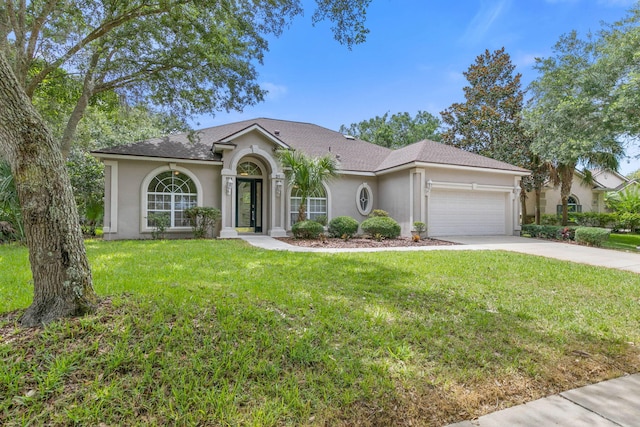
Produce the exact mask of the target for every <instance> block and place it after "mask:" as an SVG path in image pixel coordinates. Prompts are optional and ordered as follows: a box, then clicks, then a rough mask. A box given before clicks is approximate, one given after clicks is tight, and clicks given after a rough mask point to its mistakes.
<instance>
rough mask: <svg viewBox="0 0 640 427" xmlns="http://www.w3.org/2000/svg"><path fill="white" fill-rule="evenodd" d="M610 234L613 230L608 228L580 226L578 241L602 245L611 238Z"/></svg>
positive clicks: (577, 234)
mask: <svg viewBox="0 0 640 427" xmlns="http://www.w3.org/2000/svg"><path fill="white" fill-rule="evenodd" d="M610 234H611V231H609V230H608V229H606V228H598V227H579V228H578V229H577V230H576V242H578V243H584V244H587V245H590V246H602V244H603V243H604V242H606V241H607V240H609V235H610Z"/></svg>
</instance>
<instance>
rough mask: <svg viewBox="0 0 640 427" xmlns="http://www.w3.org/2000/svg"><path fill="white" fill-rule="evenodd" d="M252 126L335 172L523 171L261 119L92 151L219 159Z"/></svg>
mask: <svg viewBox="0 0 640 427" xmlns="http://www.w3.org/2000/svg"><path fill="white" fill-rule="evenodd" d="M255 125H258V126H260V128H262V129H263V130H264V131H266V132H268V133H269V134H270V135H271V136H272V137H273V138H275V139H277V140H279V141H281V142H282V143H283V144H285V145H287V146H289V147H291V148H293V149H296V150H300V151H303V152H305V153H306V154H308V155H310V156H314V157H315V156H324V155H326V154H329V153H331V154H333V155H335V156H336V157H337V159H338V161H339V163H340V169H342V170H346V171H357V172H378V171H383V170H387V169H390V168H394V167H397V166H402V165H406V164H411V163H415V162H422V163H436V164H451V165H458V166H469V167H479V168H490V169H498V170H506V171H514V172H527V170H525V169H522V168H518V167H516V166H513V165H509V164H507V163H503V162H499V161H497V160H493V159H490V158H487V157H483V156H479V155H477V154H473V153H469V152H467V151H463V150H460V149H458V148H455V147H451V146H448V145H444V144H440V143H438V142H433V141H427V140H425V141H420V142H417V143H415V144H411V145H409V146H406V147H403V148H400V149H398V150H391V149H388V148H385V147H381V146H379V145H375V144H372V143H369V142H366V141H362V140H359V139H355V138H352V137H345V135H342V134H341V133H339V132H335V131H332V130H330V129H327V128H323V127H321V126H318V125H314V124H311V123H302V122H291V121H286V120H275V119H266V118H259V119H252V120H244V121H240V122H235V123H229V124H225V125H221V126H215V127H210V128H206V129H202V130H200V131H197V132H196V135H197V140H198V141H197V142H191V141H190V140H189V138H188V136H187V134H179V135H171V136H167V137H163V138H155V139H150V140H148V141H142V142H138V143H134V144H128V145H123V146H119V147H113V148H105V149H102V150H96V151H94V153H103V154H123V155H133V156H148V157H167V158H175V159H195V160H218V158H217V157H214V154H213V152H212V151H211V148H212V147H213V144H215V143H220V142H222V141H223V140H228V139H232V137H233V136H234V135H235V134H237V133H240V132H242V131H243V130H245V129H247V128H250V127H252V126H255Z"/></svg>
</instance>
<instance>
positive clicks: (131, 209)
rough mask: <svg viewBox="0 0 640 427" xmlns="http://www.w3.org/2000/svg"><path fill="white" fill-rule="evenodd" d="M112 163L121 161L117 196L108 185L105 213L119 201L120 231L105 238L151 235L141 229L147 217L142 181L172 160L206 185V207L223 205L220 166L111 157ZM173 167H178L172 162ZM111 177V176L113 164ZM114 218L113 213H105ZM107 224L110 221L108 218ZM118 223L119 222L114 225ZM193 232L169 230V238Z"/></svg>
mask: <svg viewBox="0 0 640 427" xmlns="http://www.w3.org/2000/svg"><path fill="white" fill-rule="evenodd" d="M110 162H111V163H117V182H118V188H117V198H116V199H115V200H112V199H113V198H112V197H111V195H112V194H113V193H114V189H112V188H110V186H109V185H107V186H106V187H107V189H106V191H105V212H111V211H112V205H111V203H113V202H116V203H117V208H116V209H115V212H116V219H117V231H116V232H109V233H105V237H104V238H105V240H108V239H109V238H113V239H147V238H151V233H150V231H141V222H142V220H143V218H142V217H143V213H142V203H143V200H142V199H143V197H144V194H143V190H142V187H141V185H142V182H143V181H144V179H145V178H146V177H147V176H148V175H149V174H151V172H153V171H154V170H156V169H158V168H159V167H164V166H167V167H168V166H169V163H175V167H177V168H182V169H184V170H187V171H188V172H189V173H191V174H192V175H193V177H194V178H196V179H197V181H199V183H200V185H201V187H202V197H201V200H202V203H201V205H202V206H210V207H216V208H220V189H221V181H220V166H215V165H211V164H190V163H180V162H179V161H175V162H169V161H158V162H156V161H141V160H122V159H119V160H117V161H114V160H110ZM172 167H174V166H173V165H172ZM109 169H110V172H109V175H108V176H109V178H111V173H112V171H111V169H114V168H113V166H111V167H110V168H109ZM106 218H108V219H109V220H110V221H112V220H113V219H112V218H111V216H110V215H109V216H105V219H106ZM105 224H107V222H106V221H105ZM114 225H115V224H114ZM190 235H191V232H190V231H180V232H174V231H171V230H169V231H168V232H167V237H168V238H177V237H188V236H190Z"/></svg>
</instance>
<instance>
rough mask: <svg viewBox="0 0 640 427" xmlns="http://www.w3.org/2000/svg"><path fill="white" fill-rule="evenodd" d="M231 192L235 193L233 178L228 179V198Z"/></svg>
mask: <svg viewBox="0 0 640 427" xmlns="http://www.w3.org/2000/svg"><path fill="white" fill-rule="evenodd" d="M231 191H233V178H232V177H230V176H228V177H227V196H230V195H231Z"/></svg>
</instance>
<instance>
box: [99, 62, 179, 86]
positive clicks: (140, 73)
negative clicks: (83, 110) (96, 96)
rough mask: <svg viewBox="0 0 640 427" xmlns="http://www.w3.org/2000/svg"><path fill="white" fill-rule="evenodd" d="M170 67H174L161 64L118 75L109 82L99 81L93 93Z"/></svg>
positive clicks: (131, 81)
mask: <svg viewBox="0 0 640 427" xmlns="http://www.w3.org/2000/svg"><path fill="white" fill-rule="evenodd" d="M172 68H175V67H174V66H169V65H162V66H159V67H157V68H144V69H142V70H140V71H138V72H136V73H132V74H129V75H126V76H122V77H118V78H117V79H114V80H111V81H109V82H103V83H100V84H99V85H96V87H95V93H100V92H105V91H108V90H112V89H116V88H119V87H124V86H126V85H128V84H130V83H133V82H135V81H136V80H137V79H138V78H140V77H141V76H149V75H152V74H157V73H160V72H162V71H167V70H170V69H172Z"/></svg>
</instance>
